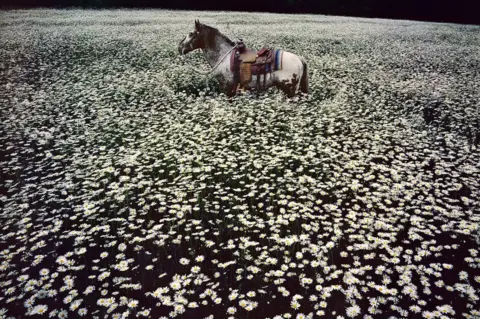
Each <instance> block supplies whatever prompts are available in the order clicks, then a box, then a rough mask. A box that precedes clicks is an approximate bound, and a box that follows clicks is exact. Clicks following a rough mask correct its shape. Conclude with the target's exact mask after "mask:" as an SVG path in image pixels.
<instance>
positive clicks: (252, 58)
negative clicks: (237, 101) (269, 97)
mask: <svg viewBox="0 0 480 319" xmlns="http://www.w3.org/2000/svg"><path fill="white" fill-rule="evenodd" d="M276 53H277V50H274V49H271V48H265V47H264V48H262V49H260V51H254V50H250V49H247V48H246V47H245V45H244V44H243V42H242V41H241V40H240V41H239V42H238V43H237V49H236V50H235V51H234V53H233V54H232V61H231V67H232V72H234V78H235V80H234V82H235V83H234V88H233V90H237V89H238V87H240V88H243V89H245V87H247V86H248V83H249V82H250V81H251V80H252V75H256V78H257V81H256V84H257V91H260V89H261V86H263V88H265V84H266V78H267V73H271V72H273V71H275V69H276V67H275V66H276V63H275V56H276ZM261 76H262V78H263V85H261V83H260V77H261Z"/></svg>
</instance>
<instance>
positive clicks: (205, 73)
mask: <svg viewBox="0 0 480 319" xmlns="http://www.w3.org/2000/svg"><path fill="white" fill-rule="evenodd" d="M237 46H238V45H237V44H235V45H234V46H233V48H231V49H230V50H229V51H228V52H227V53H225V55H224V56H223V57H222V58H221V59H220V61H218V62H217V64H215V66H214V67H213V68H212V69H211V70H210V71H202V70H198V69H196V68H194V67H193V66H191V65H189V64H187V66H188V67H189V68H190V69H192V70H193V71H195V72H197V73H199V74H202V75H208V74H210V73H212V72H213V71H215V69H216V68H217V67H218V66H219V65H220V63H222V62H223V60H225V58H226V57H227V56H228V55H229V54H230V52H232V51H233V50H235V49H236V48H237Z"/></svg>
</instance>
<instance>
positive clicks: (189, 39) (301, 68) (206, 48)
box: [178, 20, 308, 97]
mask: <svg viewBox="0 0 480 319" xmlns="http://www.w3.org/2000/svg"><path fill="white" fill-rule="evenodd" d="M242 45H243V42H237V43H235V42H233V41H232V40H230V39H229V38H228V37H227V36H225V35H224V34H222V33H221V32H220V31H218V29H216V28H214V27H211V26H208V25H205V24H202V23H200V21H199V20H195V26H194V30H193V31H192V32H190V33H188V35H187V36H185V37H184V38H183V40H182V41H180V43H179V44H178V52H179V54H180V55H186V54H187V53H189V52H192V51H194V50H197V49H200V50H202V51H203V54H204V56H205V59H206V61H207V63H208V64H209V65H210V67H212V69H211V71H209V72H208V73H213V75H214V76H215V77H216V79H217V80H218V81H219V83H220V86H221V87H222V88H223V90H224V91H225V94H226V95H227V96H229V97H231V96H233V95H235V94H236V93H237V92H238V82H239V79H238V78H239V75H238V74H239V73H238V72H239V71H237V72H235V71H232V69H233V65H232V64H233V63H235V62H237V63H236V64H237V65H236V67H237V69H236V70H239V69H238V67H239V66H238V61H239V60H234V58H233V57H232V54H238V52H236V51H238V50H239V47H240V46H242ZM248 51H250V52H251V53H252V52H253V51H251V50H248ZM267 51H268V52H273V50H267ZM277 51H281V54H278V55H277V56H278V57H277V60H278V59H280V61H277V62H278V65H281V67H279V68H278V67H277V68H270V67H268V66H267V69H265V68H262V69H261V70H262V71H261V75H263V76H262V77H261V78H260V76H252V77H251V78H248V79H249V80H250V81H249V82H247V83H243V84H244V91H245V90H251V89H253V88H256V89H257V90H258V89H259V88H260V87H262V89H267V88H269V87H272V86H275V87H277V88H279V89H280V90H282V91H283V92H284V93H285V94H286V95H287V96H288V97H293V96H295V95H296V94H308V71H307V63H306V61H305V59H304V58H303V57H300V56H298V55H296V54H293V53H290V52H287V51H283V50H276V51H275V52H277ZM244 52H246V51H244ZM260 52H264V51H262V50H261V51H259V52H258V53H257V55H256V57H257V59H258V54H259V53H260ZM260 54H261V53H260ZM270 56H271V54H270ZM250 58H252V57H250ZM254 60H255V52H253V60H251V61H254ZM264 61H265V60H264ZM269 61H271V60H269ZM247 67H249V66H247ZM255 67H257V66H255ZM251 70H253V68H252V69H250V70H248V72H249V73H248V74H249V75H250V73H254V72H251ZM256 70H257V69H256ZM258 70H260V69H258ZM258 72H259V71H257V73H258ZM260 84H262V85H260Z"/></svg>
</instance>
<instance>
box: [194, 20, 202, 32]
mask: <svg viewBox="0 0 480 319" xmlns="http://www.w3.org/2000/svg"><path fill="white" fill-rule="evenodd" d="M201 25H202V24H201V23H200V21H198V20H195V29H197V30H200V26H201Z"/></svg>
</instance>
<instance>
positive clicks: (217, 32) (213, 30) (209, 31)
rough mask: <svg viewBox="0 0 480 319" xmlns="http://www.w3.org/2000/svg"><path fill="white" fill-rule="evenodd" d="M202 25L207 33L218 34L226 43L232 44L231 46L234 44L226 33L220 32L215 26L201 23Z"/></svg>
mask: <svg viewBox="0 0 480 319" xmlns="http://www.w3.org/2000/svg"><path fill="white" fill-rule="evenodd" d="M202 26H203V27H204V28H205V29H206V30H207V32H208V33H210V34H216V35H219V36H220V37H221V38H222V39H224V40H225V41H226V42H227V43H228V44H230V45H232V46H234V45H235V42H233V41H232V40H230V39H229V38H228V37H227V36H226V35H224V34H223V33H221V32H220V31H219V30H218V29H217V28H214V27H211V26H209V25H206V24H202Z"/></svg>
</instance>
